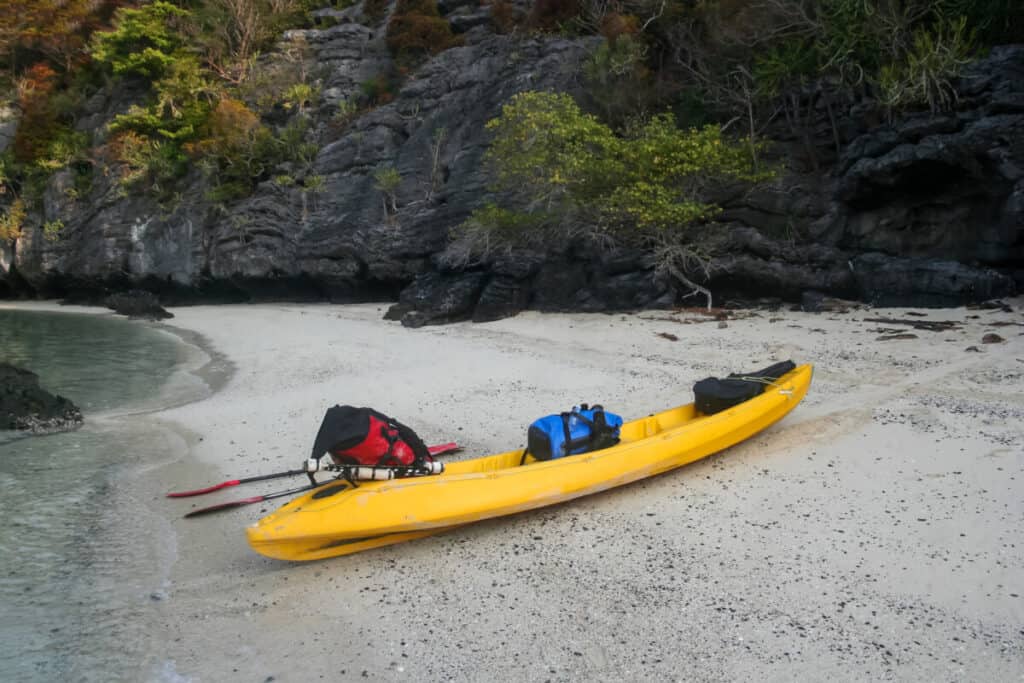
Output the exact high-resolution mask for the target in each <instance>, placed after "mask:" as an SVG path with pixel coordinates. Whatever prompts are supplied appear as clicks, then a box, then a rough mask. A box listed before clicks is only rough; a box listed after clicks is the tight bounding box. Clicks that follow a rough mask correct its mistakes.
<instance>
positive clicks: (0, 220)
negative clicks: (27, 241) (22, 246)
mask: <svg viewBox="0 0 1024 683" xmlns="http://www.w3.org/2000/svg"><path fill="white" fill-rule="evenodd" d="M24 223H25V203H24V202H23V201H21V200H20V199H15V200H14V201H13V202H11V205H10V206H9V207H7V211H6V212H5V213H4V214H3V216H0V240H2V241H4V242H13V241H14V240H16V239H18V238H19V237H21V229H22V227H23V226H24Z"/></svg>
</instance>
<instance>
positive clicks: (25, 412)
mask: <svg viewBox="0 0 1024 683" xmlns="http://www.w3.org/2000/svg"><path fill="white" fill-rule="evenodd" d="M81 424H82V411H81V410H79V409H78V406H76V405H75V404H74V403H72V402H71V401H69V400H68V399H66V398H64V397H63V396H54V395H53V394H51V393H50V392H48V391H46V390H45V389H43V388H41V387H40V386H39V377H38V376H37V375H36V374H35V373H34V372H29V371H28V370H23V369H22V368H18V367H15V366H13V365H10V364H8V363H0V429H19V430H25V431H30V432H32V433H34V434H47V433H51V432H62V431H68V430H71V429H75V428H77V427H78V426H79V425H81Z"/></svg>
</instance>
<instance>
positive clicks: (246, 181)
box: [187, 97, 287, 201]
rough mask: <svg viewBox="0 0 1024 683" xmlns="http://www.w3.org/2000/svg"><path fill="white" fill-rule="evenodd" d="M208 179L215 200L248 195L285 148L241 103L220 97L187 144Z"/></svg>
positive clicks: (264, 177)
mask: <svg viewBox="0 0 1024 683" xmlns="http://www.w3.org/2000/svg"><path fill="white" fill-rule="evenodd" d="M187 149H188V152H189V154H190V155H191V156H192V157H193V158H195V159H197V160H199V161H200V164H201V166H202V167H203V168H204V170H205V171H206V176H207V178H208V179H209V181H210V182H211V185H212V187H211V189H210V191H209V192H208V197H209V198H210V199H214V200H216V201H224V200H230V199H237V198H239V197H244V196H247V195H248V194H250V193H251V192H252V190H253V187H254V186H255V184H256V183H257V182H259V181H260V180H263V179H266V178H269V177H270V176H271V174H272V173H271V172H272V171H273V169H274V168H275V167H276V166H277V165H278V164H280V163H281V162H282V161H284V160H285V158H286V155H287V149H286V146H285V144H284V143H283V142H282V141H281V140H279V139H277V138H276V137H275V136H274V134H273V132H272V131H271V130H270V129H269V128H267V127H266V126H264V125H263V124H262V123H261V122H260V119H259V117H258V116H257V115H256V114H255V112H253V111H252V110H251V109H249V108H248V107H247V106H246V105H245V104H244V103H243V102H240V101H239V100H234V99H231V98H228V97H225V98H223V99H221V100H220V101H219V102H218V103H217V106H216V107H215V108H214V109H213V110H212V111H211V112H210V116H209V118H208V120H207V121H206V123H205V125H204V126H203V129H202V131H201V137H200V139H199V140H198V141H196V142H194V143H190V144H189V145H188V147H187Z"/></svg>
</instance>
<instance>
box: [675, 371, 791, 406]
mask: <svg viewBox="0 0 1024 683" xmlns="http://www.w3.org/2000/svg"><path fill="white" fill-rule="evenodd" d="M795 368H796V365H795V364H794V363H793V361H791V360H786V361H782V362H781V363H776V364H775V365H770V366H768V367H767V368H765V369H764V370H758V371H756V372H747V373H736V372H734V373H732V374H731V375H729V376H728V377H726V378H725V379H718V378H717V377H708V378H707V379H702V380H701V381H699V382H697V383H696V384H694V385H693V395H694V397H695V399H696V403H697V411H698V412H700V413H703V414H704V415H714V414H715V413H720V412H722V411H723V410H726V409H728V408H732V407H733V406H735V405H739V404H740V403H743V402H744V401H747V400H749V399H752V398H754V397H755V396H758V395H760V394H761V392H762V391H764V388H765V387H766V386H768V385H769V384H771V383H772V382H774V381H775V380H777V379H778V378H780V377H782V376H783V375H785V374H786V373H787V372H790V371H791V370H794V369H795Z"/></svg>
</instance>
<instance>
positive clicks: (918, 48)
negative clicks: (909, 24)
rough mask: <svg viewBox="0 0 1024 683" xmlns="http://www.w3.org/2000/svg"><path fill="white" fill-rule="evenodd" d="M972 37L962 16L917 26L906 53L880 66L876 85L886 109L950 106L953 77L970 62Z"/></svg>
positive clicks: (936, 109) (933, 109)
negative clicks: (936, 25) (935, 25)
mask: <svg viewBox="0 0 1024 683" xmlns="http://www.w3.org/2000/svg"><path fill="white" fill-rule="evenodd" d="M972 42H973V36H972V35H971V34H970V33H969V32H968V31H967V21H966V19H963V18H961V19H959V20H958V21H956V22H950V23H948V24H942V25H939V26H938V27H936V28H935V29H934V30H927V29H920V30H918V31H917V32H915V34H914V42H913V45H912V46H911V48H910V49H909V50H908V51H907V54H906V56H905V57H904V58H903V59H902V60H900V61H897V62H894V63H893V64H889V65H886V66H884V67H882V69H881V73H880V75H879V87H880V89H881V91H882V96H881V99H882V102H883V103H884V104H885V106H886V107H888V108H889V111H890V112H892V111H898V110H902V109H908V108H913V107H927V108H928V109H930V110H931V111H932V112H938V111H945V110H948V109H950V108H952V106H953V104H954V103H955V102H956V99H957V94H956V90H955V89H954V88H953V80H954V79H955V78H956V77H957V76H959V75H960V71H961V70H962V69H963V67H964V66H965V65H966V64H967V63H968V62H969V61H970V57H969V55H970V52H971V48H972Z"/></svg>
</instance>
